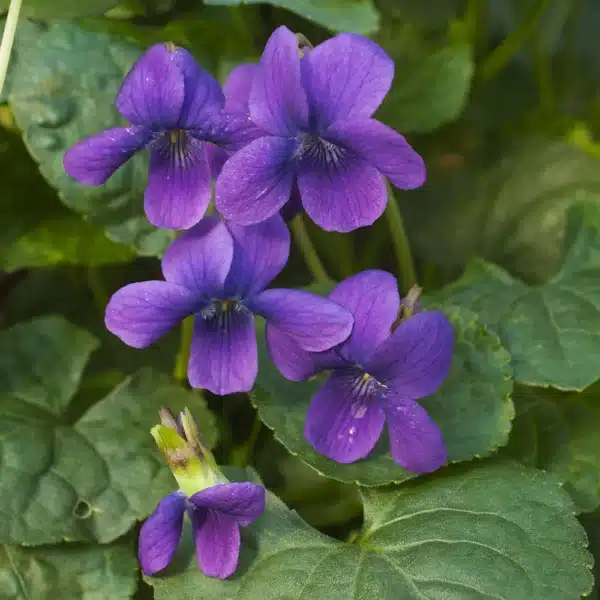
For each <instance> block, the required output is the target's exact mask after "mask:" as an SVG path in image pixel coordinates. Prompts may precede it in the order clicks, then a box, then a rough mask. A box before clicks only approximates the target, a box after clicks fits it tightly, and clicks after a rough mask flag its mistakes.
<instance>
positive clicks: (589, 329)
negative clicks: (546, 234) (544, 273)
mask: <svg viewBox="0 0 600 600" xmlns="http://www.w3.org/2000/svg"><path fill="white" fill-rule="evenodd" d="M599 277H600V206H598V205H595V204H584V205H578V206H575V207H573V208H571V209H570V211H569V213H568V224H567V231H566V234H565V244H564V255H563V263H562V266H561V268H560V269H559V271H558V272H557V273H556V275H554V277H552V278H551V279H550V280H549V281H547V282H546V283H545V284H543V285H541V286H537V287H531V286H528V285H526V284H525V283H523V282H522V281H519V280H517V279H515V278H513V277H512V276H511V275H510V274H508V273H507V272H506V271H504V270H503V269H500V268H499V267H497V266H494V265H492V264H489V263H485V262H483V261H480V260H478V261H474V262H472V263H471V264H470V266H469V268H468V269H467V271H466V272H465V274H464V275H463V277H462V278H461V279H460V280H459V281H457V282H456V283H455V284H453V285H451V286H450V287H449V288H448V289H446V290H445V291H444V292H443V293H442V294H440V299H442V300H444V301H446V302H451V303H455V304H457V305H459V306H468V307H469V308H471V309H472V310H475V311H476V312H477V314H478V315H479V316H480V318H481V319H482V321H483V322H484V323H485V324H486V325H488V326H489V327H490V328H491V329H492V330H494V331H496V332H497V333H498V335H499V336H500V339H501V340H502V343H503V344H504V346H505V347H506V348H507V350H508V351H509V353H510V354H511V356H512V363H513V369H514V377H515V380H516V381H518V382H520V383H525V384H528V385H539V386H554V387H557V388H560V389H566V390H581V389H583V388H584V387H586V386H588V385H589V384H591V383H593V382H594V381H595V380H596V379H598V378H599V377H600V364H599V363H598V361H597V354H598V352H600V342H599V341H598V330H599V328H600V312H599V311H600V293H599V292H600V290H599V288H598V278H599Z"/></svg>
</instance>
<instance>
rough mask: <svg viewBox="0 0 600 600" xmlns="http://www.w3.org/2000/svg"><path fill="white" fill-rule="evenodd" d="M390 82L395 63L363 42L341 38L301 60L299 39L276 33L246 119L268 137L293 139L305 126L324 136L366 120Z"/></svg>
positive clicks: (280, 31) (286, 32) (347, 36)
mask: <svg viewBox="0 0 600 600" xmlns="http://www.w3.org/2000/svg"><path fill="white" fill-rule="evenodd" d="M393 77H394V63H393V62H392V60H391V59H390V58H389V57H388V56H387V54H386V53H385V52H384V51H383V50H382V49H381V48H380V47H379V46H378V45H377V44H375V43H374V42H372V41H370V40H368V39H367V38H364V37H362V36H358V35H354V34H350V33H342V34H340V35H337V36H335V37H334V38H332V39H330V40H327V41H326V42H323V43H322V44H319V46H317V47H316V48H314V49H313V50H310V51H309V52H308V53H307V54H306V55H305V56H304V58H302V60H301V59H300V55H299V52H298V39H297V38H296V36H295V35H294V34H293V33H292V32H291V31H290V30H289V29H287V27H279V28H278V29H276V30H275V31H274V32H273V34H272V35H271V37H270V38H269V41H268V42H267V45H266V47H265V50H264V52H263V55H262V58H261V64H260V69H259V70H258V72H257V74H256V77H255V79H254V83H253V85H252V91H251V94H250V103H249V106H250V115H251V117H252V120H253V121H254V122H255V123H256V124H257V125H259V126H260V127H262V128H263V129H264V130H265V131H268V132H269V133H270V134H272V135H280V136H286V135H295V134H296V132H297V131H298V130H299V129H302V128H305V129H306V128H307V126H308V124H309V120H310V121H311V125H313V126H316V127H317V128H318V130H319V131H321V132H323V131H325V130H326V129H327V127H328V126H329V125H331V124H332V123H334V122H336V121H340V120H347V119H355V118H358V117H370V116H371V115H372V114H373V113H374V112H375V110H376V109H377V107H378V106H379V104H380V103H381V102H382V100H383V98H384V97H385V95H386V94H387V92H388V90H389V88H390V86H391V83H392V79H393Z"/></svg>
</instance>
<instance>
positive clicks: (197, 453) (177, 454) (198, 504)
mask: <svg viewBox="0 0 600 600" xmlns="http://www.w3.org/2000/svg"><path fill="white" fill-rule="evenodd" d="M161 417H162V424H161V425H156V426H155V427H153V428H152V431H151V433H152V436H153V437H154V439H155V440H156V443H157V445H158V446H159V448H160V450H161V451H162V452H163V454H164V455H165V457H166V459H167V462H168V464H169V466H170V468H171V470H172V472H173V475H174V477H175V479H176V480H177V482H178V484H179V487H180V489H179V490H178V491H177V492H174V493H173V494H169V495H168V496H165V497H164V498H163V499H162V500H161V501H160V502H159V503H158V506H157V507H156V509H155V511H154V512H153V513H152V514H151V515H150V516H149V517H148V519H147V520H146V522H145V523H144V524H143V525H142V528H141V530H140V537H139V543H138V558H139V561H140V566H141V567H142V571H143V572H144V574H145V575H154V574H155V573H157V572H158V571H162V570H163V569H164V568H166V567H167V566H168V565H169V563H170V562H171V560H172V558H173V555H174V554H175V550H177V546H178V545H179V540H180V538H181V533H182V528H183V518H184V515H185V513H187V515H188V517H189V519H190V521H191V523H192V535H193V538H194V543H195V546H196V555H197V558H198V566H199V567H200V570H201V571H202V572H203V573H204V574H205V575H208V576H209V577H217V578H219V579H226V578H227V577H229V576H230V575H232V574H233V573H234V572H235V570H236V568H237V564H238V557H239V553H240V544H241V538H240V527H245V526H247V525H249V524H250V523H252V522H253V521H254V520H255V519H257V518H258V517H260V515H262V513H263V512H264V510H265V490H264V488H263V487H261V486H260V485H256V484H254V483H250V482H244V483H229V482H228V481H227V479H225V477H224V476H223V474H222V473H221V472H220V471H219V469H218V467H217V465H216V463H215V462H214V458H213V457H212V455H211V453H210V452H209V451H208V449H206V448H205V447H204V446H203V445H202V443H201V441H200V438H199V435H198V431H197V427H196V424H195V421H194V419H193V417H192V416H191V415H190V413H189V411H188V410H187V409H186V410H185V411H184V412H183V413H181V414H180V415H179V418H178V420H177V422H175V420H174V419H173V417H172V415H171V414H170V413H169V411H167V410H166V409H162V410H161Z"/></svg>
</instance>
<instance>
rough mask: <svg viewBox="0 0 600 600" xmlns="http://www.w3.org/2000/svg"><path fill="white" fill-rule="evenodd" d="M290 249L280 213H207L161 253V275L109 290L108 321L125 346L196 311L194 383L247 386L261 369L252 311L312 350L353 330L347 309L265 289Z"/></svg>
mask: <svg viewBox="0 0 600 600" xmlns="http://www.w3.org/2000/svg"><path fill="white" fill-rule="evenodd" d="M289 249H290V234H289V231H288V229H287V227H286V226H285V223H284V222H283V220H282V219H281V217H280V216H279V215H275V216H274V217H272V218H271V219H269V220H267V221H265V222H264V223H261V224H259V225H255V226H252V227H238V226H235V225H231V224H225V223H223V222H222V221H221V220H220V219H219V218H218V217H216V216H211V217H206V218H204V219H203V220H202V221H200V223H198V225H196V226H195V227H193V228H192V229H190V230H188V231H186V232H185V233H183V234H182V235H181V236H180V237H178V238H177V239H176V240H175V241H174V242H173V243H172V244H171V246H169V248H168V249H167V251H166V252H165V255H164V257H163V259H162V271H163V275H164V277H165V280H166V281H145V282H142V283H132V284H130V285H126V286H125V287H123V288H121V289H120V290H119V291H117V292H116V293H115V294H114V295H113V297H112V298H111V299H110V301H109V303H108V306H107V308H106V318H105V323H106V327H107V328H108V330H109V331H111V332H112V333H114V334H115V335H117V336H118V337H119V338H121V340H123V342H125V343H126V344H128V345H129V346H133V347H135V348H144V347H146V346H149V345H150V344H152V343H153V342H154V341H155V340H157V339H158V338H159V337H160V336H162V335H163V334H165V333H166V332H167V331H168V330H170V329H171V328H172V327H174V326H175V325H177V324H178V323H179V322H180V321H181V320H182V319H184V318H185V317H187V316H189V315H195V321H194V335H193V339H192V344H191V350H190V362H189V366H188V378H189V381H190V384H191V385H192V387H197V388H205V389H208V390H210V391H211V392H213V393H214V394H232V393H234V392H247V391H249V390H250V389H251V388H252V385H253V384H254V380H255V379H256V375H257V371H258V358H257V347H256V333H255V330H254V314H258V315H261V316H263V317H264V318H265V319H266V321H267V322H268V323H273V324H274V325H277V327H278V328H279V329H280V330H281V331H283V332H285V333H286V334H287V335H288V336H289V337H290V339H292V340H294V342H295V343H296V344H298V346H299V347H300V348H302V349H303V350H307V351H309V352H320V351H323V350H327V349H329V348H331V347H333V346H335V345H336V344H339V343H340V342H342V341H344V340H345V339H346V338H347V337H348V335H350V331H351V330H352V323H353V319H352V315H351V314H350V312H349V311H348V310H347V309H345V308H342V307H341V306H339V305H338V304H336V303H335V302H333V301H331V300H328V299H327V298H321V297H319V296H317V295H315V294H310V293H308V292H304V291H299V290H285V289H270V290H265V288H266V286H267V285H268V284H269V282H270V281H271V280H272V279H274V278H275V276H276V275H278V274H279V272H280V271H281V269H282V268H283V267H284V265H285V263H286V261H287V258H288V254H289Z"/></svg>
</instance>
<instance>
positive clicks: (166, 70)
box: [116, 44, 184, 129]
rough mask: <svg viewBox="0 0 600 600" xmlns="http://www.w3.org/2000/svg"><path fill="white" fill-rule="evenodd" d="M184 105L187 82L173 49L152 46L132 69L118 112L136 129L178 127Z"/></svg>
mask: <svg viewBox="0 0 600 600" xmlns="http://www.w3.org/2000/svg"><path fill="white" fill-rule="evenodd" d="M183 101H184V78H183V73H182V72H181V69H180V68H179V66H178V64H177V55H176V53H175V52H174V48H173V49H171V48H170V47H169V46H168V45H167V44H155V45H154V46H151V47H150V48H149V49H148V50H146V52H144V54H142V56H140V58H138V60H137V61H136V62H135V64H134V65H133V67H131V70H130V71H129V73H127V76H126V77H125V80H124V81H123V84H122V85H121V89H120V90H119V93H118V94H117V99H116V105H117V109H118V110H119V112H120V113H121V114H122V115H123V116H124V117H125V118H126V119H127V120H128V121H130V122H131V123H133V124H134V125H148V126H149V127H153V128H155V129H171V128H174V127H176V125H177V122H178V120H179V115H180V113H181V108H182V106H183Z"/></svg>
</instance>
